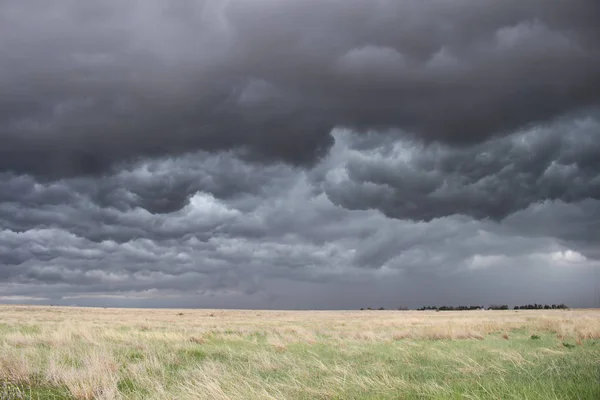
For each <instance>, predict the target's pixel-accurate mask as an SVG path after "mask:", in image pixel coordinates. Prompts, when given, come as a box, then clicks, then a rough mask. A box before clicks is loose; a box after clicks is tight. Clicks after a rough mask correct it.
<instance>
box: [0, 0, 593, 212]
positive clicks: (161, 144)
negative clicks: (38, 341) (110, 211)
mask: <svg viewBox="0 0 600 400" xmlns="http://www.w3.org/2000/svg"><path fill="white" fill-rule="evenodd" d="M599 19H600V13H599V6H598V3H597V2H596V1H593V0H588V1H583V0H579V1H577V0H576V1H572V0H569V1H567V0H564V1H553V2H548V1H541V0H540V1H528V2H522V1H502V2H499V1H479V2H477V3H476V4H473V2H470V1H454V2H445V1H433V2H422V1H402V2H398V1H371V2H362V1H354V0H351V1H341V0H340V1H325V2H323V1H319V2H316V1H289V0H286V1H267V0H259V1H253V2H246V1H181V2H176V3H172V4H171V3H168V4H167V3H164V2H159V1H146V2H120V1H114V0H113V1H107V2H106V1H103V2H99V1H92V2H78V1H74V0H62V1H59V2H56V3H54V4H53V5H52V7H48V6H47V5H46V4H45V2H40V1H32V2H9V1H4V2H0V54H1V59H2V68H0V85H1V86H2V90H1V91H0V139H1V140H2V145H1V146H0V169H2V170H5V171H6V170H11V171H13V172H17V173H20V172H29V173H34V174H36V175H38V176H46V177H52V178H57V177H62V176H73V175H78V174H89V173H92V174H93V173H101V172H106V171H107V170H109V169H110V166H111V165H114V164H115V163H119V162H122V161H124V160H135V159H137V158H138V157H140V156H162V155H165V154H177V153H182V152H187V151H190V150H194V149H204V150H207V151H212V150H222V149H241V150H242V151H244V152H245V153H246V157H247V158H248V159H252V160H258V161H265V160H266V161H273V160H275V161H277V160H283V161H285V162H288V163H293V164H306V163H311V162H314V160H315V159H317V158H319V157H321V156H323V155H324V154H326V150H327V149H328V147H329V146H330V145H331V144H332V138H331V136H330V132H331V129H332V128H333V127H335V126H347V127H353V128H354V129H358V130H368V129H372V128H381V127H399V128H402V129H403V130H404V131H408V132H410V133H411V134H413V135H415V136H416V137H419V138H424V139H426V140H427V141H432V140H433V141H436V140H439V141H442V142H446V143H463V144H464V143H474V142H481V141H483V140H486V139H487V138H489V137H490V136H492V135H495V134H501V133H506V132H508V131H510V130H512V129H514V128H517V127H520V126H523V125H527V124H531V123H535V122H539V121H545V120H547V119H549V118H553V117H556V116H560V115H563V114H565V113H568V112H571V111H576V110H579V109H581V108H582V107H586V106H591V105H595V104H597V103H598V100H599V98H598V93H600V86H599V85H600V79H599V78H600V73H599V72H598V71H600V51H599V48H598V41H597V37H598V36H600V28H598V26H599V25H598V24H597V21H598V20H599ZM183 201H184V200H182V199H178V198H175V199H166V200H165V201H164V202H162V203H161V202H154V203H152V204H151V205H149V207H151V208H154V209H156V210H157V211H161V210H163V211H168V210H172V209H176V208H178V207H180V206H181V205H182V204H183V203H182V202H183Z"/></svg>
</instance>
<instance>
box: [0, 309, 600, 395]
mask: <svg viewBox="0 0 600 400" xmlns="http://www.w3.org/2000/svg"><path fill="white" fill-rule="evenodd" d="M172 314H173V316H170V315H169V316H168V318H167V320H168V321H170V319H169V318H182V319H183V318H186V316H187V315H188V312H186V313H185V315H183V316H179V315H178V314H175V313H172ZM362 315H367V317H366V318H373V320H372V321H370V322H369V321H367V322H365V323H364V324H363V325H361V323H362V322H360V321H358V322H356V321H355V320H353V319H350V317H348V316H347V315H342V316H341V317H340V318H341V321H343V323H341V324H338V323H336V322H328V321H326V322H323V323H319V324H315V323H314V321H312V320H311V321H310V322H304V320H302V319H298V320H294V321H293V323H292V322H290V320H291V318H290V317H288V316H286V318H287V319H284V318H282V319H281V320H275V319H273V320H255V319H252V318H249V319H248V321H249V322H247V325H243V326H242V325H240V324H241V323H240V321H239V318H238V317H237V315H235V316H234V317H235V318H233V317H231V318H230V319H226V318H224V319H223V320H222V321H221V322H219V323H218V324H219V325H218V326H217V325H208V322H206V321H200V322H198V324H197V325H195V326H190V322H189V321H188V322H182V323H181V325H173V326H172V327H171V328H170V329H167V328H165V325H164V323H163V321H162V320H159V321H158V322H160V323H152V322H151V321H150V322H148V323H146V324H140V323H131V324H129V325H125V326H113V325H112V324H113V319H110V320H108V322H107V323H106V324H96V323H94V324H85V323H83V322H82V323H81V324H79V325H64V324H60V323H47V324H45V323H44V322H40V323H38V324H36V325H31V324H26V323H20V322H18V320H17V321H15V320H13V321H12V322H11V323H2V324H0V400H4V399H5V398H6V399H11V400H20V399H75V400H91V399H106V400H108V399H140V400H141V399H198V398H199V399H230V398H231V399H269V398H270V399H307V400H308V399H529V400H536V399H539V400H542V399H543V400H548V399H593V400H597V399H600V341H599V339H598V334H597V333H595V332H596V331H595V330H594V329H596V328H594V327H591V328H590V326H591V325H589V324H588V323H587V322H586V323H585V324H584V323H582V322H581V321H583V320H582V319H581V318H580V317H578V316H577V315H575V314H573V320H570V319H568V318H567V317H563V316H561V318H562V319H560V321H559V322H560V323H559V322H556V321H555V322H556V323H554V322H553V323H548V318H550V317H546V316H543V318H542V319H541V322H539V321H536V320H530V319H528V320H527V322H526V323H525V325H519V324H518V323H515V322H514V321H512V320H511V321H508V322H510V324H509V323H508V322H506V323H505V324H506V325H504V326H503V325H502V323H501V322H498V323H497V324H496V325H490V324H489V323H488V322H489V321H483V320H482V321H483V322H482V321H480V320H479V319H478V318H479V317H477V318H473V317H472V316H469V315H471V314H464V315H465V317H464V318H470V319H469V321H471V322H470V323H471V325H468V329H467V328H465V326H467V325H466V324H465V321H466V320H463V319H461V318H463V316H462V315H459V316H453V315H455V314H448V315H449V316H448V317H446V316H444V318H450V319H448V320H443V324H441V323H440V325H427V324H426V323H427V322H430V323H431V321H432V320H431V319H429V318H432V317H431V316H429V315H423V316H420V315H419V316H418V317H413V319H414V320H415V321H414V322H418V323H416V324H415V325H414V326H416V328H415V329H416V331H415V334H414V335H413V336H411V337H408V338H405V337H406V336H405V335H396V333H397V332H399V331H402V329H405V327H406V326H407V325H408V324H409V321H407V320H406V319H403V318H402V315H403V314H401V313H399V314H394V315H395V316H394V318H396V319H394V320H393V321H392V322H393V323H389V322H385V323H384V322H382V321H381V320H379V318H380V317H378V315H375V314H362ZM372 315H375V316H372ZM379 315H385V314H379ZM390 315H392V314H390ZM472 315H475V316H478V315H482V317H481V318H484V317H485V318H488V319H493V318H495V317H494V315H495V314H472ZM498 315H504V316H506V315H508V316H510V314H498ZM526 315H529V314H526ZM561 315H563V314H561ZM564 315H567V314H564ZM569 315H570V314H569ZM190 318H192V317H190ZM211 318H212V317H211ZM236 318H238V319H236ZM376 318H377V319H376ZM416 318H421V319H420V320H417V319H416ZM452 318H455V319H452ZM506 318H508V317H506ZM511 318H512V317H511ZM377 321H379V322H377ZM473 321H475V322H473ZM557 321H558V319H557ZM573 321H575V322H573ZM590 321H592V322H593V321H595V320H592V319H590ZM94 322H95V321H94ZM538 322H539V323H538ZM584 322H585V321H584ZM592 322H590V323H592ZM376 323H380V325H379V326H376V325H375V328H373V326H374V324H376ZM479 323H481V326H480V327H479V328H477V325H476V324H479ZM575 323H577V324H579V325H575ZM244 324H246V322H244ZM313 324H314V325H313ZM450 324H454V325H452V326H453V328H452V329H454V332H457V329H467V330H472V329H479V331H480V333H481V335H479V336H474V337H479V338H481V339H476V338H474V339H451V337H453V334H452V329H450V328H449V330H448V332H447V333H446V336H444V335H442V334H440V331H439V329H438V327H439V326H444V327H446V326H450ZM461 324H462V325H461ZM486 324H487V325H486ZM486 326H487V327H488V328H485V329H488V330H487V331H485V330H484V327H486ZM461 327H462V328H461ZM367 328H371V329H373V330H372V331H369V330H367ZM376 329H377V330H376ZM556 329H558V330H559V331H560V332H559V333H557V332H556V331H555V330H556ZM354 333H356V335H353V334H354ZM430 337H441V338H439V339H431V338H430ZM3 396H4V397H3Z"/></svg>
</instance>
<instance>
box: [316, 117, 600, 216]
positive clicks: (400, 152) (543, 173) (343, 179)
mask: <svg viewBox="0 0 600 400" xmlns="http://www.w3.org/2000/svg"><path fill="white" fill-rule="evenodd" d="M353 137H354V136H353V135H351V134H343V133H340V134H339V140H340V141H341V142H344V141H347V142H349V143H350V146H351V143H352V140H353ZM358 140H359V146H364V142H365V141H364V140H362V139H358ZM342 146H344V145H342ZM334 151H335V150H334ZM340 151H342V150H340ZM599 154H600V123H599V122H598V120H597V119H596V118H595V117H592V116H584V117H580V118H574V119H567V120H563V121H560V122H556V123H554V124H550V125H546V126H536V127H533V128H531V129H528V130H524V131H520V132H516V133H514V134H512V135H510V136H505V137H502V138H497V139H492V140H490V141H487V142H484V143H481V144H479V145H476V146H472V147H468V148H459V149H457V148H452V147H448V146H445V145H435V144H434V145H429V146H427V145H423V144H421V143H418V142H414V141H409V140H402V141H396V142H395V143H394V144H393V145H389V143H386V142H385V141H384V142H383V144H382V145H377V144H373V146H371V148H370V149H367V150H350V154H348V155H347V156H345V157H346V158H345V159H344V160H342V161H340V163H341V164H340V165H338V166H337V171H338V173H337V174H334V173H331V172H330V173H329V175H328V176H326V177H324V178H323V179H324V187H325V190H326V193H327V194H328V196H329V197H330V199H332V201H333V202H334V203H336V204H340V205H342V206H344V207H346V208H349V209H371V208H373V209H377V210H380V211H382V212H383V213H385V214H386V215H388V216H391V217H394V218H408V219H415V220H431V219H433V218H438V217H443V216H447V215H453V214H464V215H469V216H472V217H475V218H488V217H489V218H493V219H497V220H500V219H502V218H504V217H507V216H509V215H510V214H512V213H514V212H516V211H519V210H523V209H526V208H527V207H529V206H530V205H531V204H536V203H538V202H543V201H545V200H562V201H564V202H578V201H583V200H586V199H595V200H600V180H599V179H598V177H599V174H600V161H599V160H600V158H599V157H598V155H599Z"/></svg>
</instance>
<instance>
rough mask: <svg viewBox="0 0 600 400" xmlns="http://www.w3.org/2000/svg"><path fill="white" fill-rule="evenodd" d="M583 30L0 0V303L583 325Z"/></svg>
mask: <svg viewBox="0 0 600 400" xmlns="http://www.w3.org/2000/svg"><path fill="white" fill-rule="evenodd" d="M598 20H600V7H599V6H598V2H596V1H592V0H589V1H584V0H570V1H566V0H565V1H562V0H557V1H553V2H548V1H542V0H540V1H528V2H523V1H512V0H511V1H502V2H499V1H491V0H483V1H478V2H476V3H473V2H470V1H462V0H461V1H453V2H447V1H431V2H422V1H416V0H414V1H412V0H409V1H401V2H398V1H391V0H389V1H384V0H376V1H371V2H368V3H367V2H363V1H355V0H345V1H341V0H340V1H338V0H331V1H318V2H317V1H312V0H308V1H293V0H278V1H274V0H258V1H253V2H247V1H242V0H229V1H212V0H205V1H200V0H185V1H177V2H174V3H173V4H165V3H164V2H159V1H157V0H149V1H144V2H120V1H116V0H109V1H102V2H100V1H87V2H79V1H75V0H59V1H57V2H55V3H54V4H53V6H52V7H47V5H46V4H45V3H44V2H42V1H29V2H8V1H1V0H0V59H1V60H2V61H1V62H0V64H1V67H0V87H1V88H2V90H0V301H13V302H38V303H40V302H41V303H55V304H82V305H100V304H102V305H129V306H189V307H258V308H263V307H270V308H273V307H275V308H358V307H367V306H386V307H392V306H411V307H415V306H422V305H430V304H436V303H438V304H440V303H446V304H458V303H461V304H467V303H471V304H479V303H483V304H486V303H487V304H489V303H506V302H513V303H528V302H547V303H561V302H563V303H567V304H571V305H580V306H591V305H595V303H594V301H596V298H597V296H596V294H597V292H598V288H597V285H598V281H597V277H596V275H597V270H598V268H600V252H599V251H598V249H599V248H600V246H599V245H598V244H599V243H600V225H599V224H600V222H599V221H600V96H599V95H598V94H599V93H600V72H599V71H600V47H599V46H598V40H597V37H600V27H599V25H598V23H597V21H598Z"/></svg>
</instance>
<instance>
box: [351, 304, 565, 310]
mask: <svg viewBox="0 0 600 400" xmlns="http://www.w3.org/2000/svg"><path fill="white" fill-rule="evenodd" d="M568 308H569V307H567V306H566V305H565V304H552V305H549V304H543V305H542V304H537V303H535V304H527V305H524V306H514V308H513V310H566V309H568ZM509 309H510V308H509V307H508V305H507V304H491V305H489V306H488V307H487V308H485V307H484V306H440V307H438V306H425V307H421V308H417V311H473V310H509ZM361 310H385V308H383V307H379V308H371V307H367V308H361ZM396 310H409V308H407V307H398V308H396Z"/></svg>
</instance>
